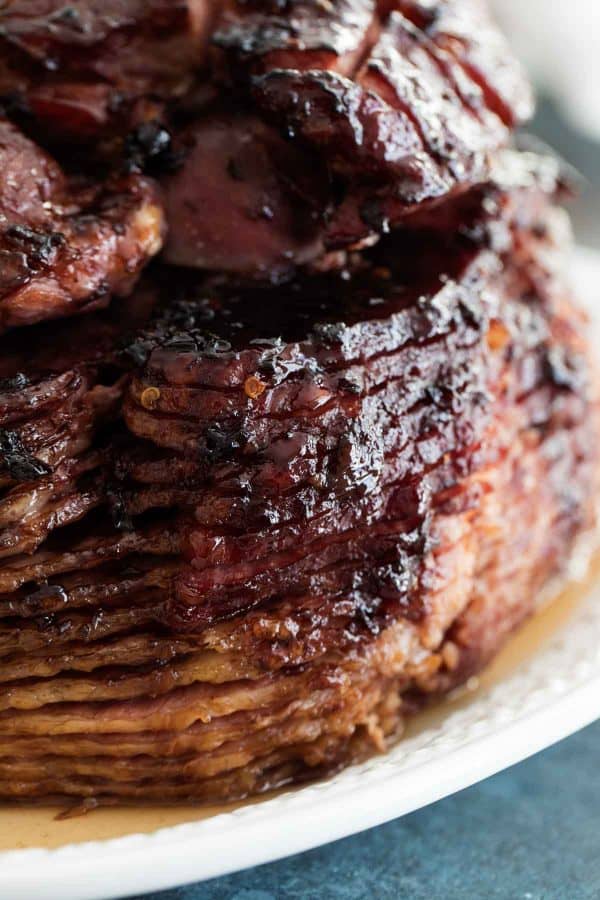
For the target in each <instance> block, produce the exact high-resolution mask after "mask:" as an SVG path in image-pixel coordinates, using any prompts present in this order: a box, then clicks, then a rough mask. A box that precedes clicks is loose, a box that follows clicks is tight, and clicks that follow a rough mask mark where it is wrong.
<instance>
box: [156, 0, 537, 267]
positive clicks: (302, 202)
mask: <svg viewBox="0 0 600 900" xmlns="http://www.w3.org/2000/svg"><path fill="white" fill-rule="evenodd" d="M211 46H212V50H211V53H210V54H209V66H208V75H207V80H208V83H209V84H210V85H212V86H213V90H212V92H211V91H210V90H206V89H205V91H204V92H203V93H202V92H201V93H200V95H199V97H198V99H197V100H196V103H195V104H192V105H191V108H192V110H193V113H192V115H191V116H190V117H191V119H192V121H191V123H190V124H189V125H188V126H187V128H186V129H184V130H183V133H182V134H181V135H180V137H179V140H180V141H181V142H182V143H183V145H185V148H186V152H185V157H184V161H183V164H182V166H181V167H180V169H179V170H178V171H177V172H176V173H175V174H174V175H172V176H170V177H168V178H166V179H165V189H166V203H167V210H168V215H169V219H170V221H171V223H172V224H171V230H170V234H169V240H168V243H167V247H166V251H165V253H166V258H167V260H168V261H170V262H172V263H175V264H178V265H191V266H198V267H203V268H208V269H220V270H231V271H237V272H245V273H254V274H255V276H259V277H263V278H269V277H270V278H272V277H273V276H274V275H275V276H277V277H281V276H282V275H285V274H286V273H287V272H289V270H290V269H291V268H293V267H294V266H296V265H303V264H306V263H307V262H310V261H314V260H320V259H321V258H322V257H323V254H324V253H326V252H333V251H339V250H340V249H345V248H348V247H352V246H356V245H360V244H362V245H364V243H365V242H366V243H369V242H372V241H373V239H375V238H376V237H377V236H378V235H380V234H382V233H385V232H387V231H389V230H390V228H393V227H395V226H396V225H397V224H399V223H401V222H403V221H405V220H406V218H407V217H408V216H410V215H411V214H413V213H414V212H415V211H418V210H421V209H422V208H423V207H425V206H429V207H431V206H434V205H438V204H440V203H442V202H443V201H444V200H446V199H447V198H448V197H451V196H454V195H456V194H458V193H460V192H461V191H463V190H465V189H466V188H468V187H469V186H472V185H473V184H477V183H481V182H482V181H485V180H486V179H487V177H488V175H489V170H490V163H491V159H492V157H493V155H494V153H495V152H496V151H497V150H498V148H500V147H502V146H504V145H506V144H507V143H508V142H509V140H510V135H511V131H512V130H513V128H514V127H515V126H516V125H517V124H519V123H521V122H523V121H525V120H527V119H528V118H529V116H530V115H531V111H532V99H531V91H530V88H529V85H528V83H527V80H526V78H525V76H524V74H523V72H522V70H521V68H520V66H519V65H518V63H517V62H516V60H515V59H514V57H513V55H512V53H511V51H510V49H509V48H508V46H507V44H506V42H505V40H504V38H503V37H502V35H501V34H500V33H499V31H498V29H497V28H496V26H495V25H494V24H493V23H492V22H491V20H490V19H489V16H488V14H487V11H486V9H485V7H484V5H483V4H482V3H481V2H479V0H435V2H427V3H425V2H418V0H397V2H379V3H376V2H375V0H340V2H337V3H331V4H329V3H320V2H311V0H297V2H294V0H291V2H288V3H285V4H278V3H273V4H270V3H234V2H232V3H228V4H225V9H224V10H222V11H221V13H220V15H219V16H218V17H217V20H216V25H215V29H214V31H213V33H212V38H211ZM204 173H207V176H208V177H204ZM224 198H225V199H224Z"/></svg>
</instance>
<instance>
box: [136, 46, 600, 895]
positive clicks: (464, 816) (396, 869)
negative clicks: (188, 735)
mask: <svg viewBox="0 0 600 900" xmlns="http://www.w3.org/2000/svg"><path fill="white" fill-rule="evenodd" d="M599 52H600V51H599ZM535 131H536V132H537V134H538V135H539V136H540V137H542V138H544V139H545V140H546V141H548V143H550V144H552V146H554V147H555V148H556V149H557V150H558V151H559V152H560V153H561V154H562V155H563V156H565V157H566V158H568V159H569V160H570V161H571V162H572V163H573V164H574V165H575V166H576V167H577V168H578V169H579V170H580V172H581V173H582V174H583V175H584V176H585V178H586V179H587V181H586V183H585V184H584V187H583V189H582V193H581V197H580V198H579V200H578V201H576V202H575V203H574V204H573V207H572V213H573V219H574V224H575V231H576V234H577V238H578V240H579V241H581V242H582V243H585V244H587V245H589V246H593V247H597V248H598V249H600V147H599V146H598V145H597V144H595V143H593V142H592V141H588V140H586V139H585V138H582V137H580V136H579V135H577V134H575V133H574V132H573V131H571V130H570V129H569V128H568V127H567V126H566V125H565V124H564V123H563V121H562V120H561V118H560V117H559V116H558V115H557V113H556V112H555V111H554V109H553V107H552V106H551V105H550V104H548V103H546V104H544V103H543V104H542V105H541V108H540V113H539V114H538V118H537V120H536V123H535ZM599 762H600V723H598V724H596V725H593V726H591V727H590V728H588V729H586V730H585V731H583V732H581V733H580V734H577V735H575V736H574V737H572V738H569V739H568V740H566V741H563V742H562V743H561V744H559V745H557V746H556V747H552V748H551V749H550V750H547V751H545V752H544V753H542V754H539V755H538V756H536V757H534V758H533V759H530V760H528V761H527V762H525V763H522V764H521V765H519V766H516V767H514V768H513V769H510V770H508V771H506V772H503V773H502V774H500V775H497V776H496V777H494V778H490V779H488V780H487V781H485V782H483V783H482V784H479V785H477V786H476V787H473V788H470V789H469V790H466V791H462V792H461V793H460V794H457V795H456V796H454V797H450V798H448V799H446V800H442V801H440V802H439V803H436V804H434V805H433V806H431V807H429V808H427V809H424V810H421V811H419V812H417V813H413V815H410V816H406V817H405V818H404V819H400V820H398V821H396V822H391V823H390V824H389V825H383V826H381V827H380V828H375V829H372V830H371V831H368V832H365V833H364V834H360V835H357V836H356V837H352V838H348V839H346V840H343V841H338V842H337V843H335V844H331V845H329V846H328V847H321V848H320V849H318V850H313V851H310V852H309V853H303V854H301V855H300V856H295V857H292V858H291V859H288V860H282V861H281V862H279V863H273V864H272V865H268V866H261V867H259V868H257V869H252V870H250V871H248V872H240V873H238V874H236V875H230V876H228V877H226V878H219V879H216V880H214V881H210V882H206V883H205V884H199V885H193V886H189V887H186V888H179V889H177V890H173V891H167V892H163V893H161V894H154V895H152V896H151V898H150V900H363V898H365V900H367V898H373V900H480V898H481V900H600V776H599V774H598V765H599ZM260 839H261V837H260V834H257V835H256V840H257V841H260ZM199 852H202V851H201V848H199Z"/></svg>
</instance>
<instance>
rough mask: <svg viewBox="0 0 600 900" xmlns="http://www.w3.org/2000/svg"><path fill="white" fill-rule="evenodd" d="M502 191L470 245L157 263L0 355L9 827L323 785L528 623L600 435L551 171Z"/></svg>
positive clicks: (571, 537)
mask: <svg viewBox="0 0 600 900" xmlns="http://www.w3.org/2000/svg"><path fill="white" fill-rule="evenodd" d="M502 168H503V174H502V177H501V176H500V173H498V175H497V177H496V178H495V180H493V181H490V182H489V183H487V184H486V185H485V186H482V187H481V188H480V189H478V190H477V191H475V192H471V193H470V194H469V195H468V196H465V197H463V198H462V199H461V203H460V215H459V212H458V208H456V209H454V210H453V211H452V214H450V211H448V216H449V217H450V219H451V218H452V217H454V216H458V215H459V221H460V223H461V227H460V229H449V230H447V231H442V230H440V228H439V227H437V224H438V223H436V227H432V223H431V222H427V221H426V218H425V219H424V220H423V221H422V222H421V224H420V227H419V228H418V229H417V228H415V229H413V228H411V229H410V230H408V229H406V230H399V231H397V232H395V233H394V234H393V235H391V236H390V237H388V238H386V239H384V240H382V241H380V242H379V244H378V245H377V246H376V247H374V248H372V249H370V250H365V251H363V252H362V253H360V254H358V253H357V254H351V255H350V256H349V257H348V259H347V263H346V265H345V266H343V267H342V268H341V269H337V270H332V271H328V272H321V273H310V274H309V273H306V274H304V275H302V276H298V277H297V278H296V279H294V280H292V281H290V282H288V283H286V284H285V285H271V286H270V287H265V286H264V285H263V286H256V285H254V286H252V285H250V286H248V285H245V286H242V285H240V284H235V283H233V282H231V281H230V280H229V279H228V278H227V277H224V276H223V275H218V276H211V277H206V276H202V275H201V274H199V273H198V272H197V271H185V270H184V271H181V270H179V271H178V270H173V269H169V268H167V267H164V266H159V267H157V268H155V269H154V270H153V271H152V272H150V273H148V275H147V276H146V278H145V279H142V283H141V285H140V287H139V288H138V290H137V291H135V292H134V294H133V295H132V296H131V297H130V298H128V299H125V300H121V301H118V302H117V303H116V304H114V305H113V306H111V307H110V308H109V309H107V310H104V311H99V312H96V313H93V314H92V315H90V316H87V317H84V318H81V319H72V320H67V321H64V322H60V323H54V324H51V325H50V326H36V327H34V328H30V329H24V330H22V331H21V332H19V333H18V334H17V335H14V334H11V335H8V336H6V337H5V338H4V339H3V341H4V345H3V349H2V354H1V359H2V372H1V375H2V378H3V380H2V382H1V384H0V426H1V428H2V431H0V447H1V451H2V458H3V473H2V476H3V488H2V490H3V493H2V496H1V498H0V527H1V528H2V532H1V534H0V554H1V559H0V682H1V690H0V796H1V797H2V798H3V799H5V800H8V799H11V800H23V801H32V800H47V799H48V798H55V797H56V798H61V799H63V800H64V799H65V798H68V800H69V801H70V802H72V803H79V802H83V803H84V805H85V804H88V805H89V804H92V805H93V804H96V803H102V802H115V801H120V802H139V801H142V800H143V801H155V802H156V801H160V802H164V801H172V800H181V801H183V800H192V801H215V800H224V799H231V798H234V797H235V798H238V797H243V796H247V795H249V794H253V793H258V792H260V791H264V790H267V789H270V788H273V787H277V786H281V785H284V784H288V783H290V782H292V781H300V780H303V779H306V778H314V777H317V776H319V775H322V774H323V773H325V772H329V771H332V770H334V769H336V768H338V767H339V766H340V765H344V764H347V763H349V762H351V761H353V760H355V759H358V758H362V757H363V756H364V755H365V754H366V753H368V752H373V750H382V749H384V748H385V747H386V746H387V744H388V742H389V741H390V740H392V739H393V738H394V737H395V736H396V735H397V734H398V732H399V730H400V729H401V725H402V721H403V719H404V717H405V716H406V715H408V714H409V713H410V712H411V711H413V710H414V709H415V708H417V707H418V706H420V705H421V704H423V703H424V702H425V701H426V700H427V698H429V697H431V696H435V695H436V694H439V693H441V692H445V691H447V690H449V689H451V688H452V687H454V686H456V685H457V684H460V683H462V682H463V681H464V680H465V679H467V678H468V677H469V676H470V675H472V674H473V673H474V672H476V671H478V670H479V669H480V668H481V666H482V665H484V664H485V663H486V661H487V660H488V659H489V658H490V657H491V655H492V654H493V653H494V652H495V651H496V650H497V649H498V647H499V646H500V645H501V644H502V643H503V641H504V640H505V638H506V637H507V636H508V635H509V634H510V633H511V631H512V630H514V629H515V628H516V627H517V626H518V625H519V624H520V623H521V622H522V620H523V619H524V618H525V617H526V616H527V615H529V614H530V613H531V612H532V610H533V608H534V605H535V600H536V596H537V594H538V592H539V590H540V589H542V588H543V587H544V586H545V585H546V584H547V583H548V582H549V580H550V579H552V578H554V577H555V576H556V575H559V574H561V572H563V571H564V569H565V567H566V565H567V564H568V560H569V558H570V554H571V552H572V550H573V547H574V546H575V544H576V542H577V540H578V538H579V537H580V536H581V534H582V533H584V532H586V531H587V530H588V529H590V528H592V527H593V526H594V515H595V497H596V496H597V493H596V486H597V485H598V478H599V472H600V460H599V458H598V454H599V452H600V451H599V449H598V448H599V447H600V443H599V440H598V438H599V437H600V434H599V428H600V418H599V408H598V394H597V380H596V374H595V371H594V365H593V362H592V359H591V354H590V349H589V347H588V345H587V341H586V330H587V328H586V321H585V318H584V317H583V315H582V314H581V313H580V312H578V311H577V308H576V307H575V306H574V305H573V303H572V299H571V296H570V293H569V290H568V288H567V287H566V286H565V284H564V283H563V280H562V278H561V276H560V274H559V270H560V261H561V258H562V247H563V245H564V243H565V234H564V219H563V217H562V214H561V213H560V212H559V211H557V210H556V209H555V208H554V207H553V206H552V196H553V193H554V190H555V187H556V172H555V171H554V170H553V167H552V164H549V163H543V162H539V161H537V160H535V159H534V158H533V157H531V156H523V155H518V154H513V153H509V154H508V155H507V156H506V157H505V159H504V164H503V167H502ZM553 171H554V175H553V174H552V173H553ZM42 328H43V330H42Z"/></svg>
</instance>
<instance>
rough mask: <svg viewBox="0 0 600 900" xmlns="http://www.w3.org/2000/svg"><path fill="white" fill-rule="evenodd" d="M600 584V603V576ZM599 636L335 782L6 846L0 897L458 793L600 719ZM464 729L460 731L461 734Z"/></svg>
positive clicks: (240, 861) (193, 864)
mask: <svg viewBox="0 0 600 900" xmlns="http://www.w3.org/2000/svg"><path fill="white" fill-rule="evenodd" d="M574 268H575V276H576V277H575V280H576V282H577V283H578V286H579V287H580V289H581V291H582V293H583V294H584V295H585V294H587V295H588V300H589V298H590V297H591V293H592V292H591V288H592V284H593V281H594V280H595V278H597V277H598V276H599V275H600V254H597V253H596V252H595V251H591V250H587V249H585V248H582V249H579V250H578V251H577V256H576V265H575V267H574ZM590 308H591V307H590ZM595 318H597V316H596V317H595ZM594 324H596V325H598V324H600V322H595V323H594ZM590 593H596V594H597V595H598V600H599V603H598V604H596V606H597V607H600V584H596V585H594V586H592V587H591V588H590ZM594 628H595V629H596V630H595V631H594ZM578 629H579V630H578ZM570 631H574V632H575V633H576V634H577V635H578V636H579V641H578V643H577V644H575V641H574V637H573V635H571V639H570V640H569V632H570ZM593 634H596V635H597V636H598V637H600V609H599V611H598V613H596V614H594V604H592V603H586V604H584V605H583V608H582V609H581V610H579V612H578V614H577V616H576V617H575V622H574V623H569V626H568V627H567V628H566V629H565V631H564V632H563V633H561V634H557V635H556V636H555V637H554V638H553V640H552V641H551V643H550V646H549V647H547V648H545V649H544V650H543V651H542V652H541V653H540V654H539V655H536V656H535V657H534V658H533V659H532V660H531V661H530V662H529V663H527V664H526V665H525V666H524V667H523V668H522V669H519V670H518V671H517V672H516V673H515V674H513V676H512V677H511V678H509V679H508V680H507V681H505V682H500V683H499V684H497V685H496V686H494V687H493V688H492V689H490V690H489V691H487V692H484V694H483V695H482V696H479V697H477V698H476V699H474V700H473V701H472V703H469V704H467V706H466V707H465V708H464V709H460V710H458V711H454V712H452V711H450V712H449V714H448V716H447V717H446V718H445V719H444V721H443V722H442V724H441V725H439V726H438V727H436V728H433V729H430V730H429V731H425V732H424V733H423V734H418V735H416V736H415V737H412V738H411V737H409V738H407V739H406V740H405V741H403V742H400V743H399V744H398V745H397V746H396V747H395V748H394V749H393V750H392V751H390V753H389V754H387V755H385V756H382V757H377V758H375V759H371V760H369V761H368V762H366V763H363V764H361V765H358V766H354V767H351V768H349V769H347V770H345V771H344V772H341V773H340V774H339V775H337V776H335V777H333V778H331V779H329V780H326V781H323V782H318V783H315V784H311V785H308V786H306V787H303V788H298V789H295V790H292V791H288V792H285V793H283V794H280V795H278V796H275V797H273V798H271V799H265V800H264V801H261V802H258V803H255V804H252V805H247V806H242V807H240V808H238V809H235V810H233V811H227V812H223V813H219V814H217V815H215V816H213V817H211V818H207V819H204V820H202V821H199V822H189V823H184V824H179V825H175V826H171V827H167V828H161V829H159V830H157V831H154V832H151V833H149V834H140V833H132V834H127V835H125V836H122V837H116V838H110V839H108V840H101V841H89V842H85V843H78V844H67V845H64V846H61V847H58V848H56V849H47V848H43V847H40V848H28V849H21V850H9V851H6V852H0V896H3V897H10V898H11V900H30V898H31V897H32V896H35V897H36V898H37V900H111V898H118V897H125V896H128V895H131V894H134V893H144V892H147V891H156V890H164V889H166V888H170V887H176V886H180V885H182V884H186V883H190V882H193V881H199V880H205V879H208V878H213V877H216V876H219V875H225V874H228V873H230V872H233V871H237V870H240V869H243V868H246V867H249V866H254V865H259V864H262V863H266V862H272V861H274V860H276V859H280V858H282V857H284V856H288V855H291V854H293V853H298V852H301V851H304V850H308V849H311V848H313V847H316V846H320V845H322V844H325V843H328V842H329V841H332V840H337V839H339V838H343V837H346V836H348V835H350V834H354V833H357V832H359V831H363V830H365V829H367V828H370V827H373V826H375V825H379V824H382V823H384V822H386V821H389V820H391V819H393V818H397V817H399V816H402V815H405V814H407V813H409V812H412V811H414V810H416V809H419V808H421V807H423V806H426V805H428V804H430V803H433V802H435V801H436V800H439V799H441V798H442V797H446V796H449V795H450V794H452V793H454V792H456V791H458V790H462V789H463V788H466V787H469V786H470V785H472V784H475V783H476V782H478V781H480V780H482V779H483V778H486V777H488V776H490V775H493V774H496V773H497V772H499V771H501V770H503V769H505V768H507V767H508V766H511V765H513V764H515V763H517V762H519V761H521V760H523V759H526V758H527V757H528V756H531V755H532V754H533V753H536V752H538V751H540V750H542V749H544V748H546V747H548V746H550V745H551V744H553V743H555V742H556V741H559V740H561V739H562V738H565V737H567V736H568V735H570V734H573V733H574V732H575V731H577V730H579V729H580V728H583V727H585V726H586V725H588V724H590V723H591V722H593V721H594V720H595V719H597V718H599V717H600V649H598V650H597V651H595V648H594V641H593V638H592V637H590V636H591V635H593ZM588 643H589V646H588V648H587V649H588V653H587V654H585V653H583V654H582V653H581V650H582V649H583V648H584V647H585V646H586V644H588ZM595 643H596V644H597V645H600V641H596V642H595ZM554 657H556V660H558V661H559V663H560V661H561V659H562V662H563V670H564V674H563V675H562V677H561V674H560V672H561V669H560V666H559V667H558V669H557V670H556V674H553V673H555V669H554V667H553V665H552V662H553V659H554ZM576 659H579V660H580V662H579V665H576V664H575V660H576ZM556 660H555V661H556ZM514 684H517V685H520V690H521V695H522V698H523V699H522V702H520V703H517V711H515V709H514V708H511V703H510V699H511V697H513V695H512V692H511V689H512V688H513V687H514ZM517 696H519V695H518V694H517ZM514 705H515V704H514V698H513V707H514ZM478 709H480V712H481V715H480V717H479V718H477V710H478ZM470 720H472V721H471V722H470ZM469 728H470V732H469ZM455 732H456V733H457V734H459V735H460V736H461V737H459V738H458V739H457V737H456V735H455V737H454V738H453V737H452V735H453V734H454V733H455ZM392 788H393V789H392ZM257 834H258V835H259V839H258V840H257Z"/></svg>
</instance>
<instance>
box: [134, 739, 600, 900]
mask: <svg viewBox="0 0 600 900" xmlns="http://www.w3.org/2000/svg"><path fill="white" fill-rule="evenodd" d="M599 750H600V722H599V723H597V724H595V725H592V726H591V727H590V728H587V729H586V730H585V731H582V732H580V733H579V734H577V735H575V736H574V737H572V738H569V739H568V740H566V741H563V742H562V743H561V744H558V745H556V746H555V747H552V748H550V749H549V750H546V751H545V752H544V753H541V754H539V755H538V756H535V757H533V758H532V759H530V760H528V761H526V762H524V763H521V764H520V765H518V766H515V767H514V768H512V769H509V770H507V771H506V772H503V773H501V774H500V775H496V776H495V777H494V778H489V779H488V780H487V781H484V782H482V783H481V784H479V785H476V786H475V787H472V788H469V789H468V790H466V791H462V792H461V793H459V794H456V795H455V796H453V797H449V798H447V799H446V800H441V801H440V802H439V803H435V804H434V805H433V806H430V807H428V808H427V809H423V810H420V811H419V812H416V813H413V814H412V815H410V816H406V817H405V818H403V819H399V820H397V821H396V822H391V823H390V824H388V825H382V826H381V827H380V828H374V829H372V830H371V831H368V832H365V833H363V834H360V835H357V836H355V837H352V838H347V839H346V840H343V841H338V842H336V843H335V844H330V845H329V846H327V847H321V848H320V849H318V850H312V851H310V852H308V853H303V854H301V855H299V856H294V857H291V858H290V859H287V860H282V861H281V862H278V863H273V864H271V865H268V866H260V867H258V868H256V869H251V870H249V871H246V872H240V873H238V874H236V875H230V876H227V877H225V878H219V879H215V880H213V881H209V882H205V883H204V884H199V885H193V886H190V887H187V888H180V889H178V890H173V891H166V892H163V893H160V894H153V895H151V900H304V898H306V900H308V898H310V900H362V898H374V900H438V898H439V900H479V898H485V900H496V898H502V900H598V898H600V774H599V772H598V761H599ZM256 840H257V841H259V840H260V834H257V835H256Z"/></svg>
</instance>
